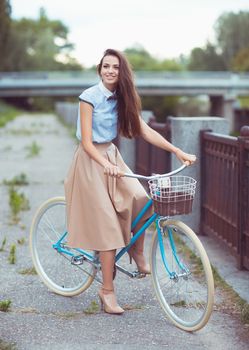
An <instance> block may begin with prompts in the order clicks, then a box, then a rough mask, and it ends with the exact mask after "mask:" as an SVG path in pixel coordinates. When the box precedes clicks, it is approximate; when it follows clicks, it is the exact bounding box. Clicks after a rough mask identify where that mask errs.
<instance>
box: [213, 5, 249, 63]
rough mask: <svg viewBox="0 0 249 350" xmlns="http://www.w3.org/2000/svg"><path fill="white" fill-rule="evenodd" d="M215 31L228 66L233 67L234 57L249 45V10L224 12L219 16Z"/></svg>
mask: <svg viewBox="0 0 249 350" xmlns="http://www.w3.org/2000/svg"><path fill="white" fill-rule="evenodd" d="M215 31H216V37H217V43H218V48H219V49H220V50H221V53H222V56H223V59H224V62H225V64H226V68H227V69H231V65H232V60H233V59H234V57H235V56H236V55H237V54H238V53H239V51H240V50H242V49H244V48H248V47H249V35H248V33H249V12H248V11H240V12H239V13H233V12H228V13H224V14H223V15H221V16H220V17H219V18H218V20H217V22H216V24H215Z"/></svg>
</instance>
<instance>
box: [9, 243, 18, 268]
mask: <svg viewBox="0 0 249 350" xmlns="http://www.w3.org/2000/svg"><path fill="white" fill-rule="evenodd" d="M8 260H9V263H10V264H15V263H16V245H15V244H12V245H11V247H10V253H9V257H8Z"/></svg>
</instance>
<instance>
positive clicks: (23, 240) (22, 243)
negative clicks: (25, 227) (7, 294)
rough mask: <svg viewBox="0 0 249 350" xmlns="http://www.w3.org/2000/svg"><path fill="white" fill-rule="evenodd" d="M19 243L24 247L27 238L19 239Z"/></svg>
mask: <svg viewBox="0 0 249 350" xmlns="http://www.w3.org/2000/svg"><path fill="white" fill-rule="evenodd" d="M17 243H18V244H20V245H24V243H25V238H24V237H22V238H18V240H17Z"/></svg>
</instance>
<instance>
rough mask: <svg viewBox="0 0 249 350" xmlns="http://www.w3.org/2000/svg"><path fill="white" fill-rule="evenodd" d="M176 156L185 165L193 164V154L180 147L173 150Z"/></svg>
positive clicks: (194, 159) (194, 157)
mask: <svg viewBox="0 0 249 350" xmlns="http://www.w3.org/2000/svg"><path fill="white" fill-rule="evenodd" d="M175 155H176V157H177V158H178V159H179V160H180V162H182V163H183V164H185V165H187V166H188V165H193V164H194V162H195V161H196V156H195V155H194V154H189V153H185V152H183V151H182V150H181V149H179V148H178V149H177V151H176V152H175Z"/></svg>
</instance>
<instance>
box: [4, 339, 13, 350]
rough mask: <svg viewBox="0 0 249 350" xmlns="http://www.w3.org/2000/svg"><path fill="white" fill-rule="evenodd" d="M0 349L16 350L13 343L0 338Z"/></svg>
mask: <svg viewBox="0 0 249 350" xmlns="http://www.w3.org/2000/svg"><path fill="white" fill-rule="evenodd" d="M0 350H17V348H16V346H15V345H14V344H10V343H7V342H6V341H4V340H2V339H0Z"/></svg>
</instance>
